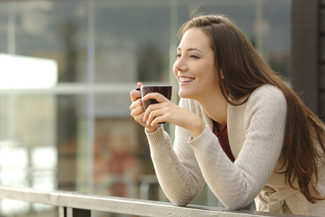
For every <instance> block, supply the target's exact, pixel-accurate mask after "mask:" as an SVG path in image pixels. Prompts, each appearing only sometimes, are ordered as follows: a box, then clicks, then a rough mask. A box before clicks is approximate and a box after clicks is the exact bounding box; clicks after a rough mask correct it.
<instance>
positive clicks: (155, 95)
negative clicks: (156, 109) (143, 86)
mask: <svg viewBox="0 0 325 217" xmlns="http://www.w3.org/2000/svg"><path fill="white" fill-rule="evenodd" d="M149 99H155V100H157V101H158V102H167V101H169V100H168V99H167V98H166V97H165V96H164V95H162V94H160V93H156V92H155V93H148V94H147V95H145V96H144V97H143V99H142V100H143V101H147V100H149Z"/></svg>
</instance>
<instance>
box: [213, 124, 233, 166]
mask: <svg viewBox="0 0 325 217" xmlns="http://www.w3.org/2000/svg"><path fill="white" fill-rule="evenodd" d="M216 124H217V123H216V122H215V121H213V133H214V134H215V135H216V136H217V137H218V139H219V143H220V146H221V148H222V150H223V151H224V152H225V153H226V155H227V156H228V158H229V159H230V160H231V161H232V162H234V161H235V157H234V155H233V154H232V152H231V149H230V145H229V140H228V130H227V124H226V125H225V126H224V127H223V129H222V130H221V131H220V132H218V128H217V125H216Z"/></svg>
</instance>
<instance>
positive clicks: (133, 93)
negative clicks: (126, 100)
mask: <svg viewBox="0 0 325 217" xmlns="http://www.w3.org/2000/svg"><path fill="white" fill-rule="evenodd" d="M130 97H131V101H132V102H134V101H136V100H137V99H139V98H141V93H140V91H139V90H132V91H131V92H130Z"/></svg>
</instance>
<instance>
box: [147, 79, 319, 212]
mask: <svg viewBox="0 0 325 217" xmlns="http://www.w3.org/2000/svg"><path fill="white" fill-rule="evenodd" d="M179 105H180V106H181V107H183V108H186V109H188V110H189V111H191V112H193V113H195V114H197V115H199V116H200V117H201V118H202V120H203V121H204V122H205V124H206V129H205V130H204V131H203V132H202V134H201V135H199V136H198V137H196V138H195V139H193V138H192V137H191V133H190V132H189V131H188V130H186V129H183V128H181V127H176V136H175V137H176V138H175V142H174V146H172V143H171V140H170V138H169V135H168V134H167V133H166V132H164V129H163V127H162V126H161V127H160V128H158V130H157V131H155V132H153V133H146V135H147V138H148V140H149V144H150V151H151V157H152V160H153V163H154V167H155V170H156V174H157V177H158V180H159V183H160V185H161V187H162V189H163V191H164V192H165V194H166V196H167V197H168V198H169V200H170V201H171V202H172V203H174V204H176V205H186V204H189V203H190V202H192V201H193V200H194V199H195V198H196V197H197V196H198V194H199V193H200V192H201V190H202V188H203V186H204V184H205V182H206V183H207V185H208V186H209V187H210V189H211V190H212V192H213V193H214V195H215V196H216V197H217V198H218V199H219V200H220V201H221V202H222V204H223V205H224V206H225V207H226V208H228V209H239V208H243V207H245V206H247V205H248V204H249V203H251V202H252V201H253V200H254V198H255V203H256V207H257V210H258V211H265V212H277V213H293V214H300V215H312V216H324V215H325V200H322V201H317V202H316V203H315V204H311V203H309V202H308V201H307V200H306V199H305V197H304V196H303V195H302V194H301V193H300V192H299V191H297V190H294V189H292V188H290V187H288V186H286V185H285V181H284V175H283V174H279V173H276V172H275V171H276V170H277V171H279V168H280V166H281V162H280V160H279V157H280V154H281V150H282V143H283V138H284V128H285V117H286V112H287V107H286V100H285V98H284V95H283V94H282V92H281V91H280V90H279V89H277V88H276V87H274V86H271V85H264V86H262V87H259V88H257V89H256V90H255V91H254V92H253V93H252V94H251V96H250V97H249V100H248V101H247V102H246V103H245V104H243V105H241V106H232V105H230V104H229V105H228V110H227V127H228V136H229V143H230V147H231V151H232V153H233V155H234V157H235V159H236V160H235V162H234V163H232V162H231V161H230V160H229V159H228V157H227V156H226V154H225V153H224V152H223V150H222V148H221V147H220V145H219V141H218V138H217V137H216V136H215V135H214V134H213V133H212V121H211V119H210V118H209V117H208V116H207V115H206V114H205V112H204V111H203V110H202V108H201V106H200V105H199V104H198V103H197V102H196V101H194V100H191V99H181V100H180V104H179ZM297 118H299V117H297ZM324 172H325V169H324V165H321V166H319V175H320V178H319V182H318V190H319V192H320V194H321V195H325V177H324Z"/></svg>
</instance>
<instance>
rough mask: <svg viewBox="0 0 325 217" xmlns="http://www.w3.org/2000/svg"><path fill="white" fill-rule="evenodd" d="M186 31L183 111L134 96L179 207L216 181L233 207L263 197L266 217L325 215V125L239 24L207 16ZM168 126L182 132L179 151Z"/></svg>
mask: <svg viewBox="0 0 325 217" xmlns="http://www.w3.org/2000/svg"><path fill="white" fill-rule="evenodd" d="M180 32H181V34H182V40H181V42H180V44H179V47H178V48H177V59H176V61H175V64H174V67H173V70H174V73H175V76H176V78H177V80H178V82H179V85H180V89H179V96H180V97H181V99H180V102H179V105H175V104H173V103H172V102H170V101H169V100H167V99H166V98H164V97H163V96H162V95H160V94H158V93H151V94H148V95H146V96H145V97H144V98H143V100H148V99H156V100H157V101H158V102H160V103H158V104H155V105H151V106H150V107H149V108H148V109H147V110H146V111H144V109H143V107H142V103H141V100H140V99H139V97H140V93H139V91H131V93H130V95H131V100H132V105H131V106H130V110H131V111H132V112H131V116H132V117H134V119H135V120H136V121H137V122H138V123H140V124H141V125H143V126H144V127H145V132H146V135H147V137H148V140H149V144H150V150H151V156H152V160H153V163H154V167H155V170H156V174H157V177H158V180H159V183H160V185H161V187H162V189H163V190H164V192H165V194H166V195H167V197H168V198H169V199H170V201H171V202H173V203H174V204H177V205H186V204H188V203H190V202H191V201H193V200H194V199H195V197H196V196H197V195H198V194H199V193H200V192H201V190H202V188H203V186H204V184H205V182H206V183H207V185H208V186H209V187H210V189H211V190H212V192H213V193H214V194H215V195H216V197H218V199H219V200H220V201H221V202H222V204H223V205H224V206H225V207H226V208H228V209H239V208H243V207H245V206H247V205H248V204H250V203H251V202H252V201H253V200H254V199H255V203H256V207H257V210H258V211H266V212H277V213H293V214H300V215H313V216H317V215H319V216H320V215H324V213H325V200H324V196H325V177H324V176H325V175H324V174H325V165H324V162H325V160H324V156H325V147H324V144H325V143H324V138H325V132H324V125H323V123H322V122H321V121H320V120H319V119H318V118H317V116H315V115H314V114H313V113H312V112H311V111H310V110H309V109H308V108H307V107H306V106H305V105H304V104H303V103H302V102H301V100H300V99H299V98H298V97H297V95H296V94H295V93H294V91H293V90H291V89H290V88H289V87H288V86H287V85H286V84H285V83H284V82H283V81H282V80H281V79H280V77H279V76H278V75H276V74H275V73H274V72H273V71H272V70H271V69H270V68H269V67H268V66H267V65H266V64H265V63H264V62H263V60H262V59H261V58H260V57H259V55H258V54H257V52H256V51H255V49H254V48H253V46H252V45H251V43H250V42H249V40H248V39H247V38H246V36H245V35H244V34H243V33H242V32H241V31H240V30H239V28H238V27H236V26H235V25H234V24H233V23H232V22H231V21H230V20H229V19H227V18H225V17H224V16H214V15H206V16H198V17H195V18H193V19H192V20H190V21H188V22H187V23H185V24H184V25H183V26H182V28H181V30H180ZM141 85H142V84H141V83H138V86H141ZM163 121H168V122H170V123H172V124H175V125H176V135H175V141H174V146H172V144H171V141H170V138H169V136H168V134H167V133H166V132H164V129H163V126H162V125H159V124H158V123H159V122H163Z"/></svg>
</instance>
